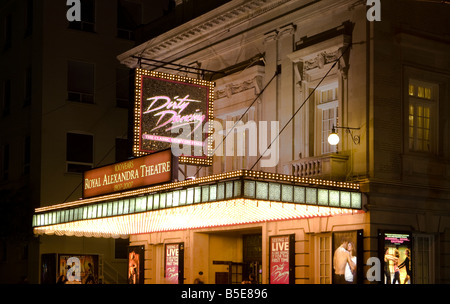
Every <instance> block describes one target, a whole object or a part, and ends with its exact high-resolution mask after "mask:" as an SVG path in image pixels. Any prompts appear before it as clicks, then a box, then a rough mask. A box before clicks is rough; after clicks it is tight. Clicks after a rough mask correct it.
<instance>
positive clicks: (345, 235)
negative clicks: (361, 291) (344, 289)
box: [332, 230, 363, 284]
mask: <svg viewBox="0 0 450 304" xmlns="http://www.w3.org/2000/svg"><path fill="white" fill-rule="evenodd" d="M362 236H363V232H362V230H358V231H343V232H334V233H333V245H332V264H333V278H332V282H333V284H359V283H361V280H362V267H361V266H362V264H363V263H361V261H362Z"/></svg>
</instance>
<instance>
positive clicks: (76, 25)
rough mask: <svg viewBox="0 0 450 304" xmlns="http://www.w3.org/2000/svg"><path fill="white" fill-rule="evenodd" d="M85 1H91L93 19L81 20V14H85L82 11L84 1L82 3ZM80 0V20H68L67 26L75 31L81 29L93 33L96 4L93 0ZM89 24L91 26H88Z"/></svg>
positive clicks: (84, 5)
mask: <svg viewBox="0 0 450 304" xmlns="http://www.w3.org/2000/svg"><path fill="white" fill-rule="evenodd" d="M85 1H90V2H92V5H93V8H92V14H93V18H94V20H93V21H87V20H86V19H84V20H83V16H85V15H86V14H84V13H83V7H86V3H83V2H85ZM80 2H81V21H68V23H69V25H68V28H69V29H72V30H76V31H83V32H88V33H95V30H96V21H97V20H96V19H97V5H96V1H95V0H80ZM89 26H92V28H90V27H89Z"/></svg>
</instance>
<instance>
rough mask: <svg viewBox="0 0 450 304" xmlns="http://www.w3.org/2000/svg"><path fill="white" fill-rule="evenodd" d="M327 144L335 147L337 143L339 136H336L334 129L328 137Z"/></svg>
mask: <svg viewBox="0 0 450 304" xmlns="http://www.w3.org/2000/svg"><path fill="white" fill-rule="evenodd" d="M328 143H329V144H330V145H332V146H336V145H337V144H338V143H339V135H337V133H336V130H335V129H334V128H333V130H332V131H331V133H330V135H329V136H328Z"/></svg>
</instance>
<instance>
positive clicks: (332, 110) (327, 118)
mask: <svg viewBox="0 0 450 304" xmlns="http://www.w3.org/2000/svg"><path fill="white" fill-rule="evenodd" d="M315 98H316V105H317V109H318V117H317V119H318V121H320V126H318V127H319V128H320V148H321V152H322V154H326V153H332V152H336V146H332V145H330V144H329V143H328V136H329V135H330V133H331V131H332V129H333V126H337V124H338V122H339V121H338V119H339V111H338V110H339V101H338V84H337V82H336V83H332V84H329V85H326V86H323V87H321V88H318V89H317V91H316V96H315Z"/></svg>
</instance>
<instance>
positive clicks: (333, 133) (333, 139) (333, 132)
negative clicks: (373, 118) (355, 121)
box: [328, 126, 360, 146]
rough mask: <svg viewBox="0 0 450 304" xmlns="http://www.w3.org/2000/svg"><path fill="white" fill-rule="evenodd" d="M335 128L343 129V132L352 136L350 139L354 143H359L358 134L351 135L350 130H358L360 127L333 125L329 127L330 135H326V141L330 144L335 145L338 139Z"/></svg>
mask: <svg viewBox="0 0 450 304" xmlns="http://www.w3.org/2000/svg"><path fill="white" fill-rule="evenodd" d="M336 129H345V132H346V133H347V134H350V137H351V138H352V141H353V143H354V144H355V145H359V142H360V136H359V135H353V132H352V130H359V129H360V128H349V127H336V126H333V128H332V129H331V133H330V135H328V143H329V144H330V145H332V146H336V145H337V144H338V143H339V141H340V138H339V135H338V134H337V132H336Z"/></svg>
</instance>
